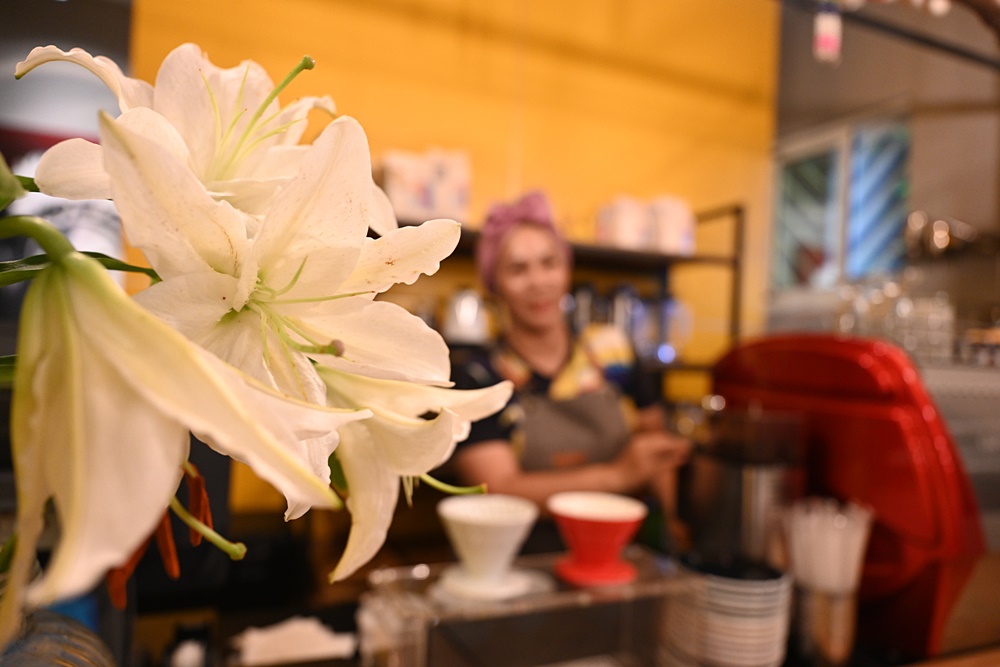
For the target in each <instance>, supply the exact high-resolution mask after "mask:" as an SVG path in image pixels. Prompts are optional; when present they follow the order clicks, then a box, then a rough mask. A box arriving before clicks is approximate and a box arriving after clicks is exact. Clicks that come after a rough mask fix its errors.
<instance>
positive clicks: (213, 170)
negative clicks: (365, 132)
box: [15, 44, 396, 234]
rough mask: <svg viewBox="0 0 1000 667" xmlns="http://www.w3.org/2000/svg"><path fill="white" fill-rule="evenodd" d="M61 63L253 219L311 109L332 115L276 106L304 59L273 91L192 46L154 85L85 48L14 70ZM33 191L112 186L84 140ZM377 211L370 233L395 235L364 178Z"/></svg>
mask: <svg viewBox="0 0 1000 667" xmlns="http://www.w3.org/2000/svg"><path fill="white" fill-rule="evenodd" d="M53 61H63V62H71V63H75V64H77V65H80V66H82V67H84V68H86V69H87V70H89V71H91V72H93V73H94V74H95V75H96V76H97V77H98V78H100V79H101V81H103V82H104V84H105V85H107V86H108V88H109V89H110V90H111V92H112V93H114V94H115V95H116V96H117V98H118V107H119V109H120V110H121V112H122V114H121V116H119V117H118V119H117V121H116V122H118V123H121V124H122V125H125V126H127V127H129V128H131V129H133V130H135V131H137V132H140V133H141V134H143V135H144V136H146V137H147V138H155V140H156V141H158V142H160V143H161V144H162V145H163V146H164V148H166V149H167V150H169V151H171V152H172V153H173V154H174V156H175V157H176V158H177V159H178V160H179V161H180V162H181V163H183V164H184V165H185V166H186V167H187V168H189V169H190V170H191V171H192V173H193V174H194V175H195V177H196V178H198V180H200V181H201V182H202V183H203V184H204V185H205V187H206V188H207V189H208V190H209V192H211V193H212V195H213V196H214V197H215V198H217V199H220V200H225V201H229V202H230V203H232V204H233V205H234V206H236V207H237V208H240V209H242V210H245V211H248V212H250V213H259V212H260V211H261V210H262V208H263V207H264V206H265V205H266V204H267V202H268V201H269V199H270V197H271V196H272V195H273V194H274V192H275V191H276V190H277V189H278V188H280V187H281V186H283V185H284V184H285V183H287V182H288V180H289V179H290V178H291V177H292V176H293V175H294V174H295V173H296V172H297V170H298V165H299V162H300V160H301V159H302V157H303V155H304V154H305V151H306V149H307V147H306V146H302V145H298V144H299V141H300V140H301V138H302V133H303V132H304V130H305V128H306V121H307V115H308V113H309V111H310V110H312V109H321V110H323V111H326V112H328V113H329V114H331V115H332V114H333V113H334V112H335V108H334V104H333V100H332V99H330V98H329V97H327V96H324V97H303V98H301V99H298V100H296V101H295V102H292V103H291V104H289V105H287V106H285V107H281V106H280V105H279V103H278V101H277V95H278V93H279V92H280V91H281V90H282V89H283V88H284V87H285V86H286V85H287V84H288V83H289V82H290V81H291V80H292V78H294V77H295V75H297V74H298V73H299V72H301V71H302V69H310V68H312V60H311V59H309V58H304V59H303V61H302V62H301V63H300V64H299V66H298V67H296V68H295V69H294V70H293V71H292V73H291V74H289V76H288V77H287V78H286V79H285V80H284V81H282V83H281V84H279V85H278V87H277V88H275V86H274V84H273V83H272V82H271V79H270V77H269V76H268V75H267V72H266V71H265V70H264V68H263V67H261V66H260V65H259V64H257V63H255V62H253V61H250V60H247V61H244V62H242V63H240V65H238V66H237V67H232V68H229V69H223V68H220V67H217V66H215V65H213V64H212V63H211V62H210V61H209V60H208V58H207V57H206V55H205V54H204V53H203V52H202V51H201V49H200V48H199V47H198V46H197V45H195V44H183V45H181V46H179V47H177V48H176V49H174V50H173V51H171V52H170V54H168V55H167V57H166V58H165V59H164V61H163V63H162V64H161V65H160V70H159V72H158V73H157V76H156V85H155V86H151V85H150V84H148V83H147V82H145V81H142V80H140V79H133V78H130V77H127V76H125V75H124V74H123V73H122V71H121V69H120V68H119V67H118V66H117V65H116V64H115V63H114V62H113V61H111V60H109V59H108V58H105V57H103V56H97V57H94V56H92V55H90V54H89V53H87V52H86V51H84V50H83V49H70V50H69V51H63V50H61V49H59V48H57V47H55V46H39V47H36V48H34V49H32V51H31V53H29V54H28V57H27V58H26V59H25V60H23V61H22V62H20V63H18V64H17V67H16V69H15V76H16V77H17V78H20V77H22V76H24V75H25V74H27V73H28V72H30V71H31V70H33V69H34V68H36V67H38V66H39V65H42V64H44V63H47V62H53ZM35 180H36V183H37V184H38V187H39V189H40V190H41V191H42V192H45V193H46V194H50V195H54V196H57V197H66V198H68V199H109V198H110V197H111V189H110V182H109V180H108V176H107V174H106V173H105V171H104V167H103V164H102V149H101V147H100V146H98V145H96V144H93V143H91V142H89V141H86V140H84V139H69V140H67V141H64V142H61V143H59V144H57V145H55V146H53V147H52V148H51V149H49V150H48V151H46V153H45V155H44V156H43V157H42V161H41V163H40V164H39V166H38V173H37V174H36V179H35ZM368 187H369V188H371V190H372V195H371V196H372V197H375V198H377V200H378V204H379V205H378V206H377V207H374V208H373V209H372V211H371V214H372V219H371V220H369V224H370V225H371V226H372V228H373V229H375V230H376V231H378V232H379V233H380V234H382V233H386V232H388V231H390V230H391V229H394V228H395V227H396V218H395V215H394V214H393V212H392V207H391V205H390V204H389V201H388V199H387V198H386V196H385V194H384V193H383V192H382V191H381V189H379V188H378V187H376V186H375V184H374V183H373V182H371V180H370V179H369V182H368Z"/></svg>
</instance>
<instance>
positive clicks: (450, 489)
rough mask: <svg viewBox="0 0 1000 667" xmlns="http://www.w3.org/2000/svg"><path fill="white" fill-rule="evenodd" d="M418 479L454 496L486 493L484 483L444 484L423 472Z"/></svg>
mask: <svg viewBox="0 0 1000 667" xmlns="http://www.w3.org/2000/svg"><path fill="white" fill-rule="evenodd" d="M420 481H421V482H423V483H424V484H426V485H427V486H430V487H432V488H435V489H437V490H438V491H443V492H445V493H450V494H452V495H456V496H468V495H473V494H476V493H486V485H485V484H479V485H477V486H453V485H451V484H446V483H445V482H442V481H441V480H439V479H434V478H433V477H431V476H430V475H427V474H423V475H420Z"/></svg>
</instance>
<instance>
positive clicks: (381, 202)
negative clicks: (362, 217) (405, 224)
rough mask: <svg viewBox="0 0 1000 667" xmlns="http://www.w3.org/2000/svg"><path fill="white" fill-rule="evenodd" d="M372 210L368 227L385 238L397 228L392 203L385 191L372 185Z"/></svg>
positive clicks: (397, 223) (397, 222) (397, 224)
mask: <svg viewBox="0 0 1000 667" xmlns="http://www.w3.org/2000/svg"><path fill="white" fill-rule="evenodd" d="M372 188H373V190H372V210H371V215H370V217H369V219H368V226H369V227H370V228H371V229H372V231H374V232H375V233H376V234H378V235H379V236H385V235H386V234H388V233H389V232H391V231H392V230H394V229H396V228H397V227H399V221H398V220H396V212H395V211H394V210H393V208H392V202H390V201H389V196H388V195H387V194H385V190H383V189H382V188H380V187H379V186H377V185H375V183H372Z"/></svg>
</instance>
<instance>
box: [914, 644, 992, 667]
mask: <svg viewBox="0 0 1000 667" xmlns="http://www.w3.org/2000/svg"><path fill="white" fill-rule="evenodd" d="M997 665H1000V647H993V648H988V649H983V650H980V651H970V652H968V653H963V654H961V655H955V656H949V657H947V658H936V659H934V660H926V661H924V662H921V663H917V664H916V665H914V666H913V667H997Z"/></svg>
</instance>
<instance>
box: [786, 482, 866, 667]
mask: <svg viewBox="0 0 1000 667" xmlns="http://www.w3.org/2000/svg"><path fill="white" fill-rule="evenodd" d="M871 522H872V513H871V511H870V510H869V509H867V508H864V507H861V506H859V505H856V504H854V503H847V504H845V505H843V506H841V505H840V503H838V502H837V501H836V500H834V499H832V498H806V499H804V500H800V501H797V502H796V503H795V504H794V505H793V506H792V508H791V509H790V510H789V511H788V512H787V514H786V516H785V534H786V540H787V544H788V551H789V558H790V565H791V571H792V574H793V575H794V577H795V587H796V589H797V595H796V597H797V607H798V609H797V617H798V622H797V624H796V630H797V632H796V634H797V639H798V642H797V644H798V650H799V652H800V653H801V654H802V655H803V656H804V657H806V658H807V659H809V660H811V661H813V662H817V663H820V664H823V665H833V666H836V665H845V664H847V663H848V662H849V661H850V657H851V652H852V650H853V648H854V633H855V625H856V622H857V618H856V616H857V613H856V604H857V591H858V586H859V585H860V583H861V566H862V564H863V561H864V555H865V547H866V546H867V544H868V535H869V533H870V532H871Z"/></svg>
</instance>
